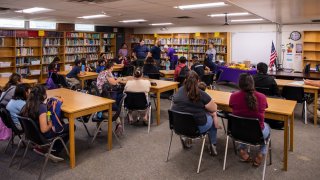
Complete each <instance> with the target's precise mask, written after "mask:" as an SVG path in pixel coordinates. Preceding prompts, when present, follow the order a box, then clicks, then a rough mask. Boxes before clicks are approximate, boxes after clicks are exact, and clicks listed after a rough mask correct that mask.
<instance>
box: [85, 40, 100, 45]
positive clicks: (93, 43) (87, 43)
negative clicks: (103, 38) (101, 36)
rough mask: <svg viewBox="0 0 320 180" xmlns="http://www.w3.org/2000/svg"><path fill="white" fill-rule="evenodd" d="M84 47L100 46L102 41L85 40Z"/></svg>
mask: <svg viewBox="0 0 320 180" xmlns="http://www.w3.org/2000/svg"><path fill="white" fill-rule="evenodd" d="M84 45H98V46H99V45H100V40H97V39H85V40H84Z"/></svg>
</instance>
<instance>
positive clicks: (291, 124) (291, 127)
mask: <svg viewBox="0 0 320 180" xmlns="http://www.w3.org/2000/svg"><path fill="white" fill-rule="evenodd" d="M293 123H294V113H292V116H291V120H290V149H289V150H290V151H291V152H293V128H294V126H293Z"/></svg>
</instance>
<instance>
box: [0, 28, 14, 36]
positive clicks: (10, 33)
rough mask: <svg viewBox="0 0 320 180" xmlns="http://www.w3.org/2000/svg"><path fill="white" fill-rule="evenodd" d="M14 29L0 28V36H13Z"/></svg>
mask: <svg viewBox="0 0 320 180" xmlns="http://www.w3.org/2000/svg"><path fill="white" fill-rule="evenodd" d="M14 35H15V31H13V30H0V36H2V37H14Z"/></svg>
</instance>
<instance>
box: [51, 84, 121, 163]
mask: <svg viewBox="0 0 320 180" xmlns="http://www.w3.org/2000/svg"><path fill="white" fill-rule="evenodd" d="M47 95H48V98H50V97H53V96H61V97H62V98H63V99H64V102H63V104H62V108H61V109H62V111H63V112H64V115H65V116H66V117H67V118H68V119H69V139H70V140H69V141H70V148H69V149H70V167H71V168H74V167H75V165H76V159H75V156H76V155H75V138H74V121H75V118H77V117H81V116H85V115H89V114H92V113H95V112H98V111H103V110H108V112H109V119H108V146H107V149H108V150H111V149H112V103H114V102H115V101H114V100H111V99H106V98H102V97H97V96H93V95H90V94H85V93H81V92H76V91H72V90H69V89H64V88H60V89H53V90H48V91H47Z"/></svg>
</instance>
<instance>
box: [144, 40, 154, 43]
mask: <svg viewBox="0 0 320 180" xmlns="http://www.w3.org/2000/svg"><path fill="white" fill-rule="evenodd" d="M144 43H145V44H154V39H144Z"/></svg>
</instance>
